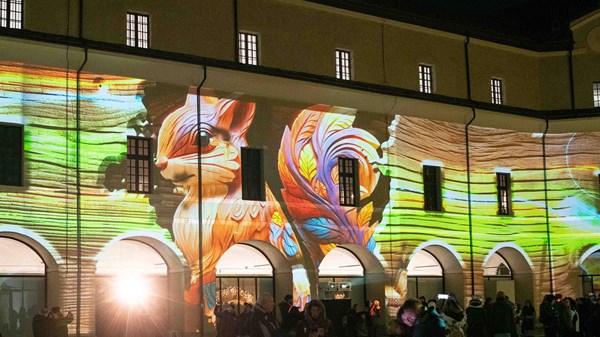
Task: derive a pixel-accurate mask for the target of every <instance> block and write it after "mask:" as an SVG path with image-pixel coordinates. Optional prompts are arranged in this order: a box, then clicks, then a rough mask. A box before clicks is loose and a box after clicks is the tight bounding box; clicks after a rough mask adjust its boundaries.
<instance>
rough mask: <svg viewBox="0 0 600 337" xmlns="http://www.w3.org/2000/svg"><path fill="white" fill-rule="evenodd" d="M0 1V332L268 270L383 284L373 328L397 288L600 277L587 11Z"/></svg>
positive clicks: (328, 292) (302, 297)
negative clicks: (550, 27) (494, 23)
mask: <svg viewBox="0 0 600 337" xmlns="http://www.w3.org/2000/svg"><path fill="white" fill-rule="evenodd" d="M0 4H1V5H2V6H1V7H0V14H1V16H0V26H1V27H2V28H0V130H1V132H0V136H1V137H2V139H3V140H4V143H5V144H4V146H3V147H2V150H1V151H2V154H3V157H4V159H5V161H4V163H3V164H2V165H1V166H0V167H1V169H0V170H1V171H2V173H1V177H0V179H1V180H2V181H1V182H0V185H1V186H0V251H1V252H2V253H1V254H0V281H1V286H0V292H1V293H0V314H1V315H0V329H1V330H0V332H1V333H2V335H3V336H11V337H12V336H26V335H27V334H28V331H29V330H28V329H30V326H31V324H30V319H31V317H32V315H33V314H34V313H35V312H37V311H39V309H41V308H43V307H48V308H50V307H55V306H60V307H62V309H63V310H64V311H67V310H70V311H72V312H73V313H74V317H75V319H74V321H73V322H72V323H71V324H70V325H69V329H70V333H71V334H74V335H78V336H79V335H84V336H112V335H115V334H116V333H120V332H122V331H125V330H126V329H127V330H128V331H137V332H142V333H146V334H148V335H150V334H152V333H156V334H158V335H161V336H164V335H170V336H179V335H193V334H197V333H198V332H200V331H204V332H205V333H206V334H213V333H214V324H213V323H214V322H215V316H214V313H215V310H216V311H217V312H218V311H219V310H220V305H221V304H222V303H234V304H235V305H236V306H237V307H238V309H237V310H239V309H240V307H241V305H242V304H243V303H246V302H249V303H255V302H256V301H257V297H258V296H259V295H260V294H261V293H265V292H268V293H272V294H273V295H274V297H275V300H276V302H279V301H281V300H283V297H284V296H285V295H286V294H293V297H294V302H295V304H297V305H298V306H303V305H304V304H305V303H307V301H309V300H310V299H314V298H319V299H323V300H324V301H325V302H326V305H327V306H328V307H329V308H336V309H334V310H331V312H330V314H331V316H332V317H335V315H336V313H337V314H339V312H340V311H341V310H337V308H346V307H349V306H350V305H351V304H352V303H360V304H363V303H364V302H365V301H366V300H374V299H379V300H380V301H381V302H382V303H383V304H384V305H383V306H382V307H383V312H384V315H383V316H384V317H385V319H384V320H382V322H381V325H382V327H381V328H382V329H383V330H382V331H384V329H385V324H386V323H389V322H390V321H391V319H392V318H393V317H394V315H395V312H396V311H397V309H398V307H399V305H400V304H401V303H402V302H403V301H404V300H405V299H406V298H409V297H417V296H425V297H427V298H434V297H436V296H437V295H438V294H443V293H450V292H452V293H455V294H456V295H457V297H458V298H459V299H460V300H461V302H463V303H465V301H467V300H468V299H469V298H470V297H471V296H473V295H481V296H492V297H493V294H495V292H496V291H498V290H504V291H505V292H506V293H507V294H509V296H510V297H511V299H512V300H513V301H514V302H515V303H521V304H522V303H523V302H524V301H525V300H532V301H534V302H535V303H539V302H540V301H541V299H542V297H543V295H544V294H546V293H561V294H562V295H563V296H571V297H579V296H582V295H584V294H587V293H588V292H598V291H600V270H599V269H598V266H600V264H599V263H598V260H599V259H600V216H599V215H598V207H600V202H599V198H600V193H599V191H600V185H599V184H600V178H599V175H600V161H599V160H600V159H599V158H600V147H599V145H600V123H599V121H600V120H599V117H598V116H599V115H600V114H599V112H600V110H598V109H600V85H599V83H600V67H598V64H600V62H599V61H600V12H598V11H596V12H591V13H589V14H587V15H586V16H583V17H580V18H578V19H576V20H575V21H573V22H571V24H570V27H569V31H570V33H571V34H570V35H569V36H570V38H569V39H568V40H561V39H558V40H555V41H543V42H539V41H530V40H522V39H518V38H516V37H515V38H514V39H504V38H502V37H499V36H498V35H493V34H492V35H486V34H483V33H481V32H478V31H470V32H469V33H468V34H467V33H464V34H461V33H460V31H457V30H455V29H443V28H444V27H441V28H440V27H432V26H431V25H427V24H425V23H423V24H420V23H419V22H414V21H411V20H403V17H402V16H400V15H399V14H397V15H396V14H394V13H392V14H386V13H384V12H369V11H368V10H364V11H362V10H354V9H353V8H345V7H344V6H342V5H340V6H333V5H332V4H331V3H329V2H328V1H315V2H313V1H298V0H249V1H229V2H225V1H194V2H191V1H181V2H177V3H176V4H174V3H172V2H169V3H168V4H165V3H163V2H158V1H155V2H148V1H108V2H107V1H103V2H98V1H85V0H81V1H59V0H52V1H41V0H2V1H1V2H0ZM361 8H362V7H361ZM365 8H367V7H365ZM571 36H572V37H571ZM125 313H127V314H125ZM149 322H151V324H150V323H149Z"/></svg>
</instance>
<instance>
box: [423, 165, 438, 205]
mask: <svg viewBox="0 0 600 337" xmlns="http://www.w3.org/2000/svg"><path fill="white" fill-rule="evenodd" d="M441 173H442V170H441V169H440V167H439V166H429V165H424V166H423V185H424V189H423V194H424V196H423V197H424V201H425V206H424V207H425V210H426V211H441V210H442V177H441V176H442V174H441Z"/></svg>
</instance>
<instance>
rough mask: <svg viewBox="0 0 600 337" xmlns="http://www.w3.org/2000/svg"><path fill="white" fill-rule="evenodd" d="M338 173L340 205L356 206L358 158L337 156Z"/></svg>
mask: <svg viewBox="0 0 600 337" xmlns="http://www.w3.org/2000/svg"><path fill="white" fill-rule="evenodd" d="M338 175H339V179H340V181H339V186H340V205H341V206H358V202H359V201H360V196H359V193H360V191H359V187H358V186H359V185H358V184H359V182H360V181H359V178H358V160H357V159H354V158H338Z"/></svg>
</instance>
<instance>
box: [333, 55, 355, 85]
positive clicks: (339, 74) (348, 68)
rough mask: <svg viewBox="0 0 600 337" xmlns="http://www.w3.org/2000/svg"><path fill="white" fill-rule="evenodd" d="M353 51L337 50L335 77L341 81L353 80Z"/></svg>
mask: <svg viewBox="0 0 600 337" xmlns="http://www.w3.org/2000/svg"><path fill="white" fill-rule="evenodd" d="M353 64H354V62H353V60H352V51H351V50H348V49H340V48H336V50H335V77H336V78H337V79H340V80H346V81H350V80H352V65H353Z"/></svg>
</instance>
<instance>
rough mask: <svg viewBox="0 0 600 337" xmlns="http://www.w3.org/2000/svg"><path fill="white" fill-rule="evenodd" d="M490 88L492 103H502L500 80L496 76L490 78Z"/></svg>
mask: <svg viewBox="0 0 600 337" xmlns="http://www.w3.org/2000/svg"><path fill="white" fill-rule="evenodd" d="M490 83H491V90H492V103H494V104H502V103H503V100H504V97H502V96H503V94H502V80H500V79H497V78H492V79H491V81H490Z"/></svg>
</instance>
